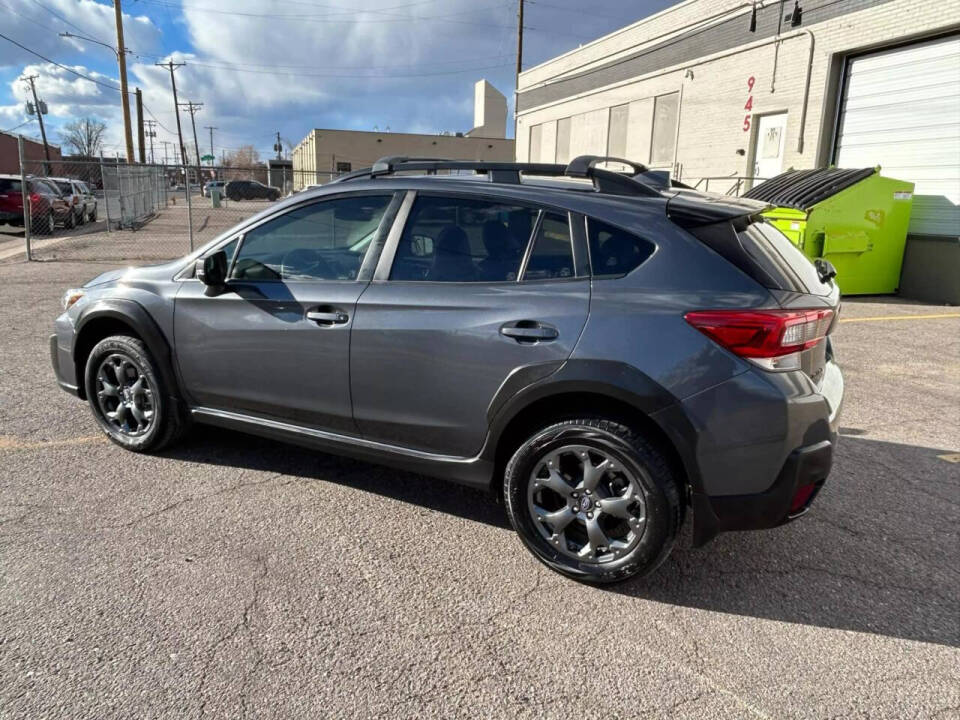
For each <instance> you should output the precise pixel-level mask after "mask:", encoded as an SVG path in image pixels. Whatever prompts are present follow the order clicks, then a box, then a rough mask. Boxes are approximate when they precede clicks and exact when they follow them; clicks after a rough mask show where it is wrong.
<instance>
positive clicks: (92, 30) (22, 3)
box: [0, 0, 161, 67]
mask: <svg viewBox="0 0 960 720" xmlns="http://www.w3.org/2000/svg"><path fill="white" fill-rule="evenodd" d="M0 15H2V16H3V18H4V22H3V25H2V26H3V34H4V35H8V36H10V37H12V38H14V39H15V40H17V41H18V42H20V43H21V44H22V45H26V46H27V47H29V48H30V49H31V50H34V51H36V52H38V53H40V54H41V55H46V56H47V57H49V58H53V59H56V58H57V57H58V56H60V55H62V54H63V53H64V51H65V49H67V48H69V49H70V50H71V51H72V52H80V53H91V54H95V55H94V56H95V57H98V58H99V57H103V56H106V57H110V51H109V50H107V49H106V48H103V47H100V46H99V45H96V44H92V43H87V42H83V41H78V40H71V39H67V38H62V37H60V35H59V33H61V32H70V33H76V34H82V35H86V36H88V37H91V38H93V39H95V40H99V41H101V42H103V43H106V44H107V45H111V46H115V45H116V21H115V19H114V11H113V4H112V3H108V4H103V3H99V2H94V0H43V2H42V3H41V2H39V1H38V0H3V9H2V10H0ZM123 27H124V41H125V43H126V45H127V47H129V48H131V49H132V50H134V51H136V52H146V53H153V52H157V51H158V48H159V47H160V39H161V38H160V29H159V28H158V27H157V26H156V25H155V24H154V23H153V21H152V20H150V18H148V17H146V16H143V15H140V16H133V15H130V14H129V13H127V12H125V13H123ZM37 60H38V58H37V57H36V56H35V55H32V54H30V53H29V52H27V51H25V50H22V49H20V48H18V47H16V46H15V45H12V44H10V43H7V42H2V41H0V67H8V66H13V65H18V64H21V63H25V62H36V61H37Z"/></svg>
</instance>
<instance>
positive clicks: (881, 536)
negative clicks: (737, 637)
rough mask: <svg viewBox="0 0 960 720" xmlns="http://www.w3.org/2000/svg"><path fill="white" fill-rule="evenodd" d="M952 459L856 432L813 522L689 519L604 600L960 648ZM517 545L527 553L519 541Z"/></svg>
mask: <svg viewBox="0 0 960 720" xmlns="http://www.w3.org/2000/svg"><path fill="white" fill-rule="evenodd" d="M947 452H951V451H949V450H936V449H932V448H923V447H913V446H908V445H898V444H894V443H886V442H878V441H873V440H867V439H864V438H862V437H851V436H845V437H843V438H841V443H840V448H839V451H838V456H837V458H836V461H835V463H834V468H833V472H832V474H831V477H830V480H829V482H828V483H827V485H826V487H825V488H824V490H823V491H822V492H821V493H820V495H819V497H818V499H817V501H816V503H815V505H814V507H813V508H812V509H811V511H810V513H809V514H808V515H807V516H806V517H805V518H803V519H801V520H799V521H797V522H794V523H791V524H789V525H786V526H784V527H780V528H776V529H773V530H764V531H758V532H742V533H726V534H722V535H720V536H718V537H717V538H716V539H715V540H713V541H712V542H711V543H709V544H708V545H706V546H705V547H703V548H697V549H694V548H691V547H690V530H691V525H692V523H691V522H690V520H691V518H690V516H689V515H688V517H687V522H686V523H685V527H684V532H683V534H682V536H681V537H680V538H679V540H678V542H677V545H676V547H675V548H674V550H673V553H672V554H671V556H670V557H669V558H668V559H667V561H666V562H665V563H664V565H663V566H661V567H660V568H659V569H658V570H657V571H656V572H655V573H653V574H652V575H651V576H649V577H647V578H642V579H637V580H630V581H627V582H625V583H621V584H618V585H612V586H606V587H604V588H603V590H602V591H606V592H614V593H620V594H623V595H625V596H630V597H633V598H637V599H643V600H650V601H656V602H661V603H669V604H673V605H678V606H684V607H689V608H696V609H702V610H710V611H714V612H721V613H730V614H736V615H743V616H750V617H756V618H764V619H769V620H775V621H782V622H789V623H799V624H804V625H815V626H819V627H824V628H834V629H837V630H853V631H858V632H868V633H876V634H880V635H886V636H890V637H897V638H904V639H909V640H920V641H924V642H932V643H938V644H943V645H951V646H960V572H958V570H957V563H956V559H957V556H958V549H960V545H958V531H957V528H958V527H960V466H958V465H956V464H951V463H948V462H946V461H944V460H941V459H938V457H937V456H938V455H942V454H945V453H947ZM166 454H167V455H168V456H169V457H174V458H178V459H183V460H189V461H192V462H204V463H210V464H216V465H224V466H229V467H238V468H247V469H254V470H264V471H270V472H281V473H284V474H286V475H291V476H296V477H301V478H308V479H310V478H312V479H316V480H319V481H325V482H334V483H338V484H342V485H346V486H350V487H352V488H355V489H357V490H362V491H365V492H371V493H376V494H378V495H381V496H385V497H390V498H393V499H396V500H400V501H401V502H405V503H410V504H414V505H418V506H421V507H426V508H430V509H432V510H436V511H439V512H443V513H448V514H450V515H454V516H457V517H461V518H465V519H468V520H473V521H476V522H482V523H485V524H488V525H492V526H495V527H500V528H509V523H508V521H507V519H506V516H505V514H504V511H503V507H502V505H500V504H498V503H497V502H496V501H495V500H494V499H493V498H491V497H490V496H489V495H486V494H484V493H482V492H479V491H475V490H472V489H469V488H465V487H461V486H458V485H456V484H453V483H447V482H444V481H443V480H436V479H433V478H427V477H424V476H420V475H415V474H412V473H406V472H401V471H397V470H393V469H390V468H385V467H381V466H377V465H372V464H369V463H365V462H361V461H356V460H351V459H347V458H340V457H336V456H333V455H327V454H324V453H321V452H317V451H313V450H308V449H301V448H298V447H294V446H290V445H285V444H282V443H278V442H274V441H271V440H265V439H261V438H256V437H252V436H247V435H243V434H240V433H234V432H230V431H226V430H220V429H217V428H212V427H204V426H198V427H197V428H196V430H195V431H194V432H193V433H192V434H191V440H190V441H189V442H187V443H184V444H182V445H180V446H178V447H176V448H174V449H171V450H170V451H168V452H167V453H166ZM516 550H517V552H524V550H523V549H522V547H521V545H520V543H519V542H518V543H517V544H516ZM533 562H535V561H534V560H533V559H532V558H531V563H533ZM532 570H533V568H532V566H531V571H532Z"/></svg>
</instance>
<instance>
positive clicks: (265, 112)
mask: <svg viewBox="0 0 960 720" xmlns="http://www.w3.org/2000/svg"><path fill="white" fill-rule="evenodd" d="M482 1H483V0H481V2H482ZM0 2H2V3H4V4H9V5H10V7H12V8H14V9H16V10H17V12H19V13H20V15H14V16H13V20H14V26H13V27H12V28H11V29H10V32H9V33H8V32H7V29H6V26H4V27H5V29H4V34H9V35H11V36H12V37H14V38H16V39H17V40H18V41H20V42H22V43H23V44H24V45H27V46H29V47H31V48H34V49H35V50H36V51H37V52H40V53H42V54H45V55H47V56H48V57H51V58H53V59H56V60H58V61H60V62H64V58H65V57H73V58H75V59H77V60H79V59H80V58H77V54H78V53H80V52H82V53H83V55H82V56H81V57H82V58H86V57H89V58H90V59H91V60H94V58H96V60H97V62H95V63H89V64H88V63H86V62H83V63H82V64H77V65H73V64H70V63H67V62H64V64H70V66H71V67H74V69H76V70H78V71H80V72H83V73H84V74H88V75H90V76H91V77H95V78H96V79H98V80H102V81H103V82H106V83H108V84H111V85H118V84H119V83H118V82H117V80H116V78H115V77H108V76H106V75H103V74H100V73H94V71H92V70H90V69H89V67H90V65H93V66H94V67H97V68H100V69H101V70H102V71H107V72H111V71H112V69H113V68H114V67H115V60H113V58H112V57H111V56H110V52H109V51H108V50H106V49H103V48H99V47H98V46H96V45H91V44H85V43H77V44H76V45H73V44H72V42H73V41H68V40H65V39H63V38H60V37H57V35H56V32H51V31H49V30H48V29H45V28H43V27H39V26H38V25H37V24H36V23H37V22H39V23H42V24H43V25H45V26H48V27H49V28H52V29H54V30H56V31H61V30H69V31H71V32H79V31H78V30H76V29H75V28H72V27H70V26H69V25H67V24H66V23H64V22H63V21H60V20H58V19H57V18H56V17H54V16H52V15H50V14H49V13H45V12H44V11H43V10H42V8H40V7H39V5H38V4H37V3H38V2H40V0H0ZM42 2H43V4H46V5H48V6H49V7H50V8H52V9H54V10H55V11H56V12H57V13H59V14H61V15H63V17H64V18H66V19H67V20H69V21H70V22H72V23H75V24H76V25H78V26H80V27H81V28H83V29H84V31H86V32H87V33H89V34H90V35H91V36H92V37H96V38H97V39H101V40H104V41H105V42H108V43H109V42H110V41H111V40H112V38H113V37H114V27H113V10H112V7H111V6H110V5H106V4H102V3H99V2H94V1H93V0H42ZM356 4H357V0H324V3H323V4H322V5H319V4H314V3H308V2H305V1H304V0H301V1H300V2H290V3H274V2H271V1H270V0H266V1H265V0H232V2H231V3H229V4H218V3H215V2H214V1H213V0H191V3H190V4H189V5H185V6H183V7H182V8H180V9H179V10H178V9H170V10H169V12H170V13H171V16H170V19H171V20H173V23H171V24H165V27H166V28H167V29H168V32H169V31H170V27H171V25H173V27H175V28H176V30H178V31H179V30H182V31H183V36H182V37H181V38H180V39H179V42H176V43H173V45H174V46H177V45H179V46H180V48H181V49H180V50H178V51H176V52H173V53H171V54H170V55H169V57H171V58H172V59H173V60H174V61H175V62H186V63H187V64H186V66H184V67H181V68H179V69H178V70H177V71H176V80H177V89H178V93H179V96H180V100H181V101H186V100H194V101H197V102H203V103H204V107H203V109H202V110H201V111H200V112H199V113H198V114H197V116H196V120H197V132H198V135H199V139H200V144H201V149H202V150H206V148H207V147H208V145H209V136H208V134H207V132H206V131H205V130H204V126H207V125H213V126H216V127H217V128H218V130H217V131H216V138H215V143H216V145H217V147H218V148H219V147H222V146H225V147H228V148H230V147H237V146H239V145H241V144H247V143H251V144H254V145H255V146H256V147H258V148H260V149H261V150H262V151H266V150H267V149H268V148H270V147H271V145H272V143H273V142H274V140H273V135H274V133H275V132H276V131H277V130H279V131H280V132H281V134H282V136H283V137H284V138H285V139H289V140H290V141H291V142H292V143H294V144H295V143H297V142H298V141H299V140H300V139H301V138H302V137H303V136H304V135H305V134H306V133H307V132H308V131H309V129H311V128H313V127H342V128H353V129H364V130H369V129H372V128H373V127H374V126H378V127H379V128H380V129H381V130H383V129H384V128H385V127H387V126H390V127H391V129H392V130H393V131H395V132H439V131H441V130H450V131H456V130H467V129H469V128H470V125H471V120H472V98H473V89H472V88H473V83H474V82H475V81H476V80H478V79H480V78H481V77H488V78H490V79H491V80H492V81H493V82H494V84H497V85H499V86H500V87H501V90H503V91H504V92H505V93H506V94H508V95H509V90H510V86H511V85H512V71H511V69H510V66H511V64H512V52H513V31H512V26H511V23H512V22H513V18H512V13H513V11H512V10H511V8H510V7H508V6H507V5H506V4H505V3H503V2H499V3H497V4H495V5H494V4H487V5H481V6H479V7H478V6H477V3H476V2H475V1H474V0H421V1H420V2H417V3H408V4H407V5H406V6H405V7H391V8H390V9H380V10H363V11H361V10H357V9H356V8H355V7H354V6H355V5H356ZM391 5H393V6H396V5H399V3H396V2H394V3H392V4H391ZM129 7H130V6H129V3H128V5H127V8H128V9H129ZM141 7H142V8H143V10H144V11H149V12H153V13H155V17H162V16H161V15H159V13H164V12H166V11H164V10H157V9H156V6H155V5H152V4H151V5H146V4H145V5H142V6H141ZM379 7H380V8H386V7H388V5H384V4H380V5H379ZM204 8H206V9H219V10H224V9H228V10H229V14H223V13H220V12H217V13H210V12H204V11H203V9H204ZM181 13H182V14H181ZM271 14H272V17H253V15H271ZM283 16H296V17H283ZM27 18H30V19H32V20H34V22H33V23H31V22H30V20H28V19H27ZM174 18H175V19H174ZM124 25H125V36H126V40H127V44H128V46H129V47H131V48H133V49H134V50H135V51H136V52H137V57H135V58H131V60H130V62H129V78H130V90H131V91H132V90H133V88H134V86H139V87H141V88H142V90H143V97H144V103H145V105H146V107H147V108H148V110H149V112H148V113H147V117H148V118H149V117H151V113H152V116H153V117H156V118H157V119H158V120H159V121H160V122H161V123H162V125H163V128H158V138H157V139H158V141H159V140H163V139H166V140H172V139H174V137H175V131H176V121H175V118H174V114H173V99H172V95H171V92H170V74H169V72H168V71H167V70H166V69H164V68H159V67H156V66H155V65H154V60H156V59H159V58H156V57H155V55H156V54H157V53H158V52H160V50H159V48H160V47H161V43H160V40H161V32H160V29H159V28H158V27H157V24H156V23H154V22H153V21H151V20H150V19H149V18H146V17H136V18H134V17H132V16H130V15H125V23H124ZM167 40H168V41H169V40H170V38H167ZM170 45H171V44H170V43H169V42H168V43H167V47H170ZM11 48H12V46H9V45H8V44H6V43H4V42H3V41H0V67H3V66H14V67H18V68H20V67H22V68H23V69H24V70H25V71H26V70H27V68H30V72H37V73H38V74H40V75H41V78H40V79H39V80H38V86H37V89H38V92H39V93H40V94H41V96H42V97H43V99H45V100H46V102H47V103H48V105H49V106H50V110H51V116H48V119H49V124H50V126H51V127H53V128H54V129H55V128H56V127H57V126H58V125H59V124H62V122H65V121H67V120H69V119H73V118H75V117H82V116H84V115H95V116H97V117H100V118H102V119H103V120H104V121H105V122H107V125H108V134H107V142H108V143H109V144H110V146H111V149H113V148H119V147H121V146H122V121H121V114H120V103H119V93H117V92H115V91H113V90H110V89H107V88H104V87H101V86H98V85H96V84H94V83H91V82H89V81H86V80H83V79H81V78H77V77H76V76H72V77H71V74H70V73H69V72H67V71H65V70H62V69H58V68H56V67H54V66H47V65H46V64H44V63H39V62H38V60H37V58H35V57H34V56H32V55H29V54H28V53H24V52H22V51H19V50H16V48H13V49H12V50H11ZM94 53H96V55H94ZM491 66H497V67H491ZM460 71H463V72H460ZM114 74H115V73H114ZM11 91H12V94H13V98H15V99H16V100H17V101H20V100H22V99H24V98H25V95H24V88H23V86H22V85H21V84H20V83H16V82H14V83H13V84H12V85H11ZM132 104H133V103H132V98H131V106H132ZM3 107H4V109H3V110H2V111H0V112H2V113H3V115H0V117H3V118H5V120H4V124H3V125H2V126H0V127H10V126H12V125H15V124H17V122H19V121H20V120H21V119H22V117H21V116H22V113H21V114H19V115H18V113H17V112H15V111H13V110H12V108H14V107H15V106H14V105H12V104H11V105H9V106H3ZM181 121H182V123H183V129H184V139H185V141H186V142H187V144H188V145H192V141H193V137H192V131H191V127H190V117H189V115H188V114H187V113H186V112H184V111H182V110H181Z"/></svg>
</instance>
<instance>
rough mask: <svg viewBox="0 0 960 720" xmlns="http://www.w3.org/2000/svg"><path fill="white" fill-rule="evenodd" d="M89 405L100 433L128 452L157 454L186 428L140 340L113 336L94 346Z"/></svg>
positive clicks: (89, 362) (88, 382)
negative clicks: (102, 432)
mask: <svg viewBox="0 0 960 720" xmlns="http://www.w3.org/2000/svg"><path fill="white" fill-rule="evenodd" d="M85 378H86V388H87V400H88V402H89V403H90V409H91V410H92V411H93V416H94V417H95V418H96V419H97V422H98V423H99V424H100V427H101V429H102V430H103V431H104V432H105V433H106V434H107V437H109V438H110V439H111V440H113V442H115V443H117V445H120V446H121V447H124V448H126V449H127V450H133V451H135V452H146V451H152V450H159V449H161V448H162V447H164V446H165V445H168V444H170V443H171V442H173V441H174V440H176V439H177V438H178V437H179V436H180V435H181V433H182V432H183V430H184V428H185V425H186V423H185V422H184V421H183V418H181V417H180V414H179V411H178V408H177V407H176V404H175V403H174V402H173V400H172V399H171V389H170V388H168V387H167V386H166V384H165V382H164V379H163V376H162V375H161V374H160V373H159V372H158V368H157V366H156V363H155V361H154V360H153V358H152V357H151V356H150V353H149V351H148V350H147V348H146V346H145V345H144V344H143V342H142V341H141V340H138V339H137V338H133V337H129V336H127V335H113V336H111V337H108V338H105V339H103V340H101V341H100V342H99V343H97V344H96V345H95V346H94V348H93V350H92V351H91V352H90V356H89V357H88V358H87V366H86V374H85Z"/></svg>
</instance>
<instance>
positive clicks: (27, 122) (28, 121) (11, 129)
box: [0, 118, 33, 133]
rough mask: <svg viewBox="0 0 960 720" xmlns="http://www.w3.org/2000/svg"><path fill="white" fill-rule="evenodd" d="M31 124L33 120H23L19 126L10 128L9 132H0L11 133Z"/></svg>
mask: <svg viewBox="0 0 960 720" xmlns="http://www.w3.org/2000/svg"><path fill="white" fill-rule="evenodd" d="M32 122H33V118H27V119H26V120H24V121H23V122H22V123H20V124H19V125H14V126H13V127H12V128H10V129H9V130H0V132H5V133H12V132H13V131H14V130H19V129H20V128H22V127H23V126H24V125H29V124H30V123H32Z"/></svg>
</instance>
